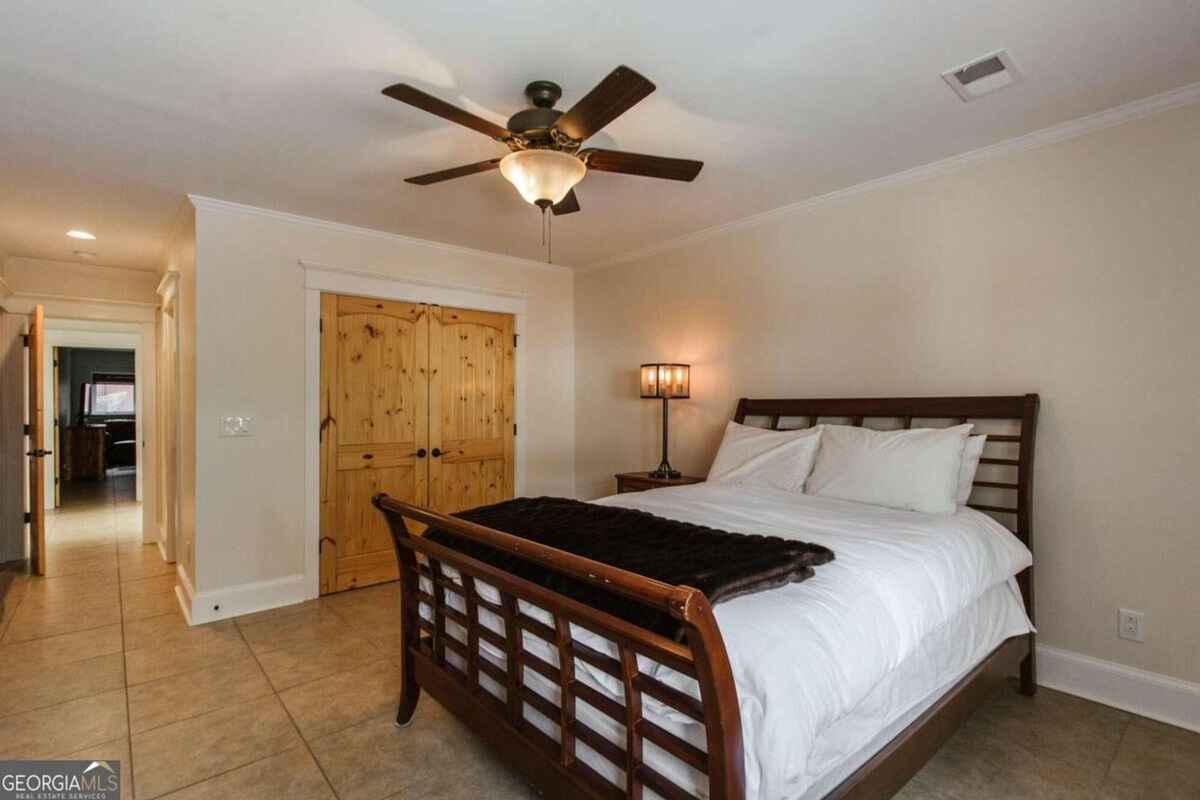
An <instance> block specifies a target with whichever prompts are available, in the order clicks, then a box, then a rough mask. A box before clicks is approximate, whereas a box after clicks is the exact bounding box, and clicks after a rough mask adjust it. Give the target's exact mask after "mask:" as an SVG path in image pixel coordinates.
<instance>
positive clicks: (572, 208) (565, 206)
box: [550, 189, 579, 216]
mask: <svg viewBox="0 0 1200 800" xmlns="http://www.w3.org/2000/svg"><path fill="white" fill-rule="evenodd" d="M550 210H551V211H553V212H554V215H555V216H561V215H563V214H574V213H575V212H576V211H578V210H579V198H578V197H576V196H575V190H574V189H572V190H571V191H569V192H567V196H566V197H564V198H563V199H562V200H561V201H559V203H558V204H557V205H553V206H550Z"/></svg>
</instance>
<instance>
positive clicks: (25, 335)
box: [21, 333, 29, 347]
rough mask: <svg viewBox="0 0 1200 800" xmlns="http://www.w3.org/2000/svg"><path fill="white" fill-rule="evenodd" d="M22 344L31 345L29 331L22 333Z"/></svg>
mask: <svg viewBox="0 0 1200 800" xmlns="http://www.w3.org/2000/svg"><path fill="white" fill-rule="evenodd" d="M21 345H22V346H24V347H29V334H28V333H22V334H21Z"/></svg>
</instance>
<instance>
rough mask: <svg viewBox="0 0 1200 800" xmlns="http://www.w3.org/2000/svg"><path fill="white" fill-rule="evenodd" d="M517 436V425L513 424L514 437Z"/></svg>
mask: <svg viewBox="0 0 1200 800" xmlns="http://www.w3.org/2000/svg"><path fill="white" fill-rule="evenodd" d="M516 435H517V423H515V422H514V423H513V436H516Z"/></svg>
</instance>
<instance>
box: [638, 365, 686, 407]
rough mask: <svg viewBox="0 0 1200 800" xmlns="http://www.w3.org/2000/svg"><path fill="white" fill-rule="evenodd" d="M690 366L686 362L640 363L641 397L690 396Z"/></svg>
mask: <svg viewBox="0 0 1200 800" xmlns="http://www.w3.org/2000/svg"><path fill="white" fill-rule="evenodd" d="M691 391H692V368H691V367H690V366H689V365H687V364H642V397H670V398H672V399H675V398H687V397H691Z"/></svg>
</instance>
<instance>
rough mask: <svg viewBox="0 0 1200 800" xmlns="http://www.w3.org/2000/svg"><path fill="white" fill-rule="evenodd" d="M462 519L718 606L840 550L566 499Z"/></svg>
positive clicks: (561, 585)
mask: <svg viewBox="0 0 1200 800" xmlns="http://www.w3.org/2000/svg"><path fill="white" fill-rule="evenodd" d="M455 516H457V517H460V518H462V519H465V520H468V521H470V522H474V523H476V524H479V525H485V526H487V527H489V528H494V529H495V530H498V531H504V532H505V533H510V534H513V535H514V536H520V537H522V538H524V539H530V540H532V541H535V542H540V543H541V544H544V545H548V546H550V547H555V548H557V549H559V550H565V551H567V552H569V553H574V554H575V555H578V556H583V557H585V558H590V559H592V560H594V561H600V562H602V563H605V564H610V565H612V566H614V567H620V568H621V569H624V570H628V571H629V572H634V573H637V574H638V575H644V576H646V577H648V578H654V579H656V580H660V581H662V582H664V583H669V584H672V585H676V586H678V585H683V586H691V587H694V588H696V589H699V590H700V591H702V592H704V594H705V596H707V597H708V600H709V602H710V603H712V604H714V605H715V604H717V603H719V602H721V601H723V600H729V599H731V598H734V597H738V596H739V595H743V594H750V593H752V592H761V591H765V590H767V589H773V588H775V587H777V586H783V585H784V584H787V583H791V582H793V581H802V580H805V579H806V578H810V577H812V575H813V567H814V566H816V565H819V564H825V563H828V562H829V561H832V560H833V552H832V551H830V550H829V549H828V548H825V547H821V546H820V545H815V544H807V543H805V542H797V541H790V540H788V539H781V538H779V537H776V536H758V535H748V534H742V533H728V532H726V531H721V530H716V529H714V528H706V527H704V526H702V525H693V524H691V523H688V522H678V521H676V520H672V519H665V518H663V517H657V516H655V515H653V514H648V513H646V512H645V511H637V510H634V509H629V508H618V507H615V506H601V505H595V504H594V503H584V502H580V501H578V500H567V499H564V498H560V497H521V498H517V499H515V500H507V501H505V502H503V503H497V504H495V505H491V506H482V507H480V508H475V509H472V510H470V511H463V512H461V513H459V514H455ZM425 536H426V537H427V538H429V539H431V540H433V541H435V542H438V543H439V544H442V545H445V546H447V547H451V548H453V549H455V550H458V551H459V552H462V553H464V554H465V555H468V556H470V557H471V558H475V559H478V560H479V561H483V562H485V563H487V564H491V565H492V566H495V567H499V568H500V569H502V570H504V571H505V572H509V573H511V574H513V575H516V576H518V577H521V578H524V579H525V580H527V581H530V582H532V583H536V584H538V585H540V586H544V587H546V588H547V589H551V590H552V591H555V592H558V593H559V594H563V595H566V596H567V597H570V598H572V599H574V600H578V601H579V602H581V603H584V604H585V605H589V606H592V607H593V608H597V609H600V610H603V611H606V612H608V613H609V614H612V615H613V616H616V617H620V618H621V619H624V620H626V621H628V622H632V623H633V624H635V625H640V626H641V627H644V628H647V629H649V630H652V631H656V632H657V633H661V634H663V635H664V636H667V637H671V638H679V637H680V636H681V635H682V634H683V630H682V627H681V625H680V623H679V621H678V620H676V619H675V618H673V617H671V616H670V615H669V614H668V613H667V612H665V611H657V610H655V609H652V608H650V607H648V606H645V605H642V604H641V603H638V602H636V601H634V600H630V599H628V598H626V597H624V596H622V595H619V594H616V593H614V592H611V591H608V590H606V589H603V588H601V587H599V586H595V585H593V584H590V583H585V582H584V581H580V580H577V579H575V578H572V577H569V576H566V575H563V574H561V573H558V572H554V571H552V570H549V569H547V568H545V567H542V566H540V565H538V564H534V563H531V562H529V561H526V560H524V559H521V558H519V557H517V556H514V555H511V554H509V553H507V552H502V551H499V550H496V549H495V548H492V547H489V546H487V545H484V544H479V543H477V542H474V541H469V540H465V539H463V538H462V537H460V536H456V535H455V534H453V533H450V532H449V531H446V530H441V529H436V530H432V529H431V530H429V531H427V532H426V533H425Z"/></svg>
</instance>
